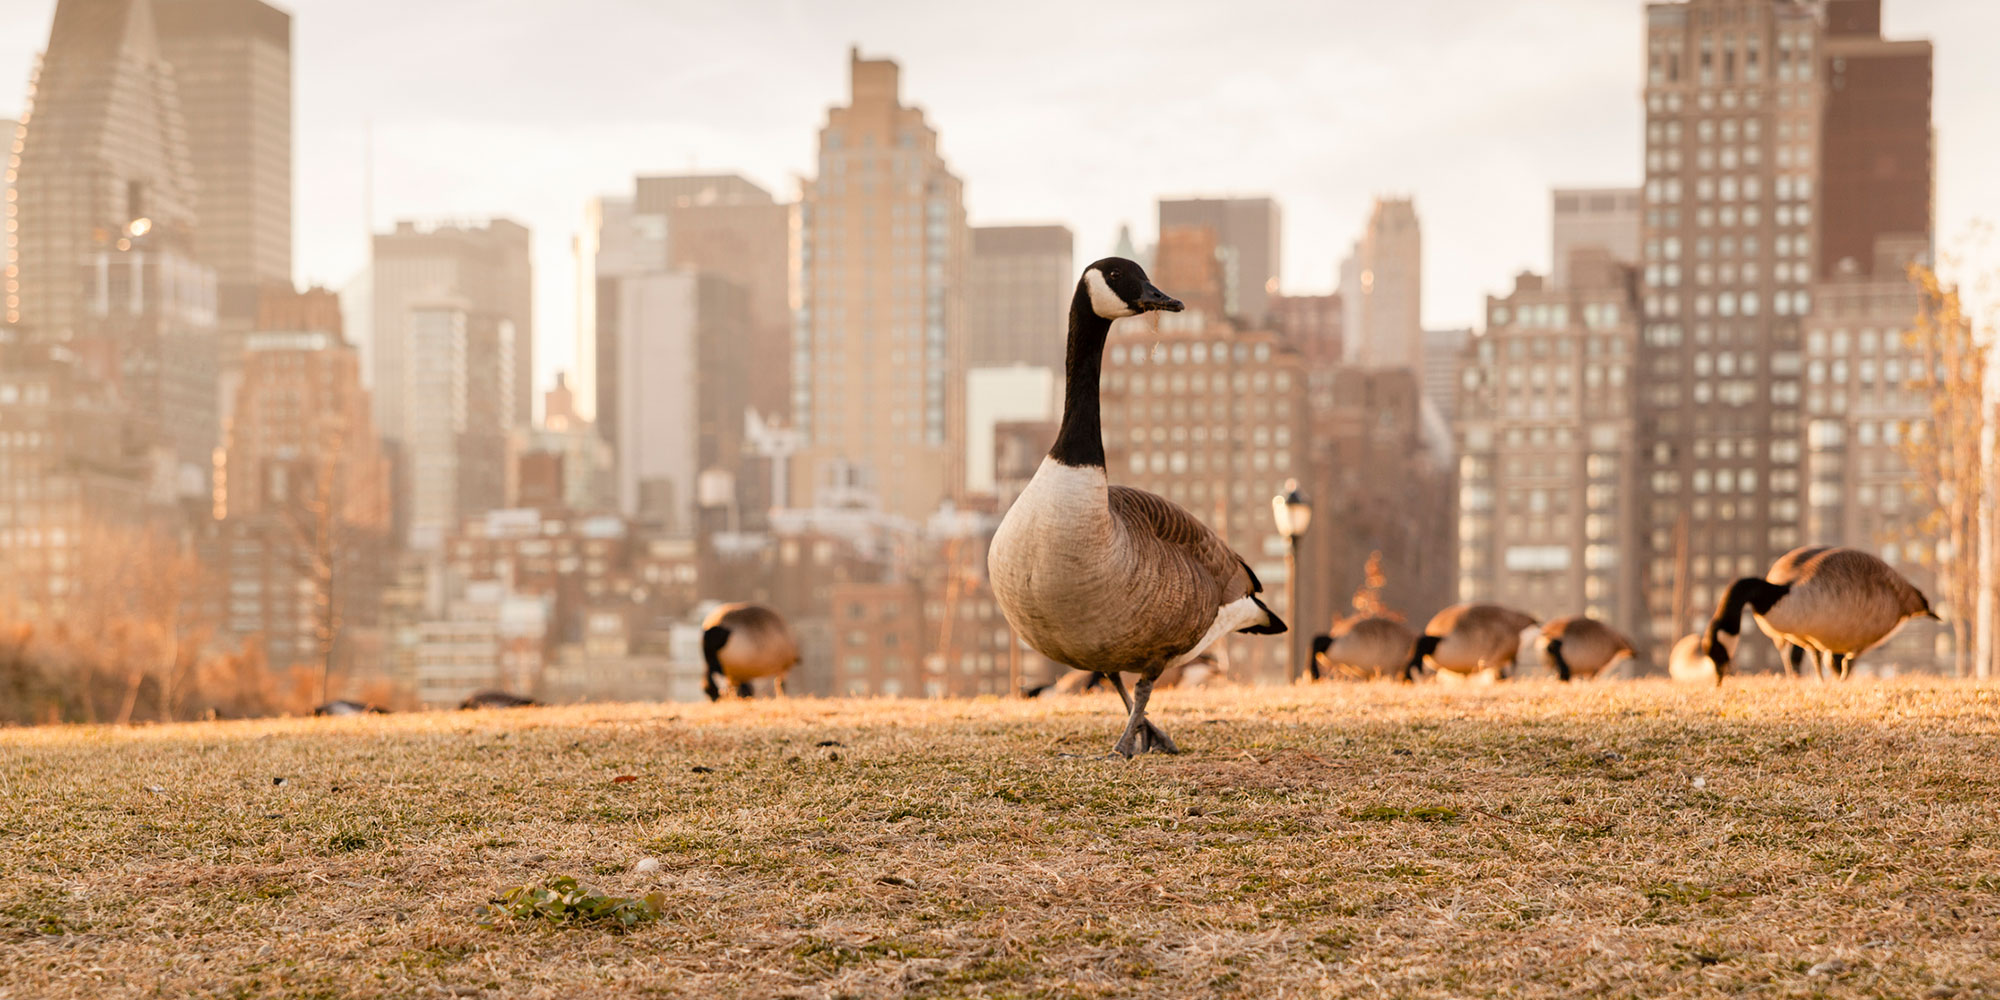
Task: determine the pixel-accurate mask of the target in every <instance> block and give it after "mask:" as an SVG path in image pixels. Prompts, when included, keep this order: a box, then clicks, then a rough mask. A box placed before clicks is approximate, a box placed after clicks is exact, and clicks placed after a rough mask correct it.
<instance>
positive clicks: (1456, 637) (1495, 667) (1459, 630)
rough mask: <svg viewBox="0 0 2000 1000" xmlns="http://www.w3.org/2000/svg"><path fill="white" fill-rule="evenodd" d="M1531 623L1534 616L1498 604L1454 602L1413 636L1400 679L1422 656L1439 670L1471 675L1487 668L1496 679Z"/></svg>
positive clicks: (1421, 662) (1501, 675) (1419, 667)
mask: <svg viewBox="0 0 2000 1000" xmlns="http://www.w3.org/2000/svg"><path fill="white" fill-rule="evenodd" d="M1533 624H1535V619H1534V616H1532V615H1528V614H1523V613H1522V612H1519V611H1515V610H1514V609H1512V608H1503V607H1501V606H1499V605H1498V604H1454V605H1452V606H1451V607H1448V608H1446V609H1444V610H1443V611H1440V612H1438V613H1437V614H1436V615H1434V616H1432V617H1431V621H1430V624H1428V625H1426V626H1424V634H1423V635H1421V636H1419V637H1418V638H1417V644H1416V648H1415V650H1414V651H1413V652H1412V654H1411V656H1410V659H1409V662H1407V663H1405V664H1404V665H1403V679H1404V680H1409V679H1410V677H1411V675H1413V674H1415V673H1416V672H1418V671H1420V670H1422V669H1423V667H1424V658H1425V657H1430V661H1431V664H1432V665H1433V666H1436V667H1437V668H1438V669H1439V670H1449V671H1451V672H1452V673H1454V674H1463V675H1466V676H1471V675H1473V674H1477V673H1480V672H1482V671H1486V670H1491V671H1493V672H1494V676H1495V677H1497V678H1504V677H1506V676H1507V667H1508V666H1510V665H1511V664H1513V662H1514V657H1515V656H1516V655H1517V654H1519V653H1520V651H1521V632H1522V630H1524V629H1526V628H1527V627H1528V626H1530V625H1533Z"/></svg>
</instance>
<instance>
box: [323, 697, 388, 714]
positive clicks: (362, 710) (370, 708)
mask: <svg viewBox="0 0 2000 1000" xmlns="http://www.w3.org/2000/svg"><path fill="white" fill-rule="evenodd" d="M313 714H314V715H387V714H389V710H388V709H386V708H383V707H382V706H380V705H364V704H362V703H360V702H358V701H350V700H348V699H346V698H341V699H339V700H337V701H329V702H327V703H326V704H324V705H316V706H314V707H313Z"/></svg>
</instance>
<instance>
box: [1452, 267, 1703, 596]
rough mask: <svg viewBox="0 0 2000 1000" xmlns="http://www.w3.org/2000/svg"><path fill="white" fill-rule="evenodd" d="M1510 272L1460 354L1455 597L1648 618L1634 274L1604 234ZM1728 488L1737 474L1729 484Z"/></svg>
mask: <svg viewBox="0 0 2000 1000" xmlns="http://www.w3.org/2000/svg"><path fill="white" fill-rule="evenodd" d="M1564 271H1565V273H1566V274H1567V276H1568V283H1567V284H1565V285H1562V286H1556V285H1554V283H1553V282H1550V281H1547V280H1545V279H1543V278H1542V277H1541V276H1539V275H1533V274H1523V275H1521V276H1520V277H1519V278H1517V279H1515V284H1514V290H1513V292H1512V293H1511V294H1508V295H1506V296H1489V297H1488V298H1487V301H1486V332H1485V333H1484V334H1483V335H1481V336H1479V337H1477V338H1475V339H1474V340H1473V341H1472V342H1471V343H1469V344H1467V345H1466V346H1465V347H1464V348H1463V349H1462V350H1461V351H1460V354H1459V361H1460V364H1459V377H1460V379H1461V382H1460V389H1459V402H1458V419H1457V421H1456V425H1457V432H1458V440H1459V460H1458V472H1459V505H1458V506H1459V528H1458V544H1459V550H1458V599H1459V600H1462V601H1496V602H1499V603H1502V604H1507V605H1509V606H1512V607H1518V608H1521V609H1522V610H1525V611H1527V612H1529V613H1530V614H1533V615H1536V616H1537V617H1540V618H1543V619H1544V620H1547V619H1549V618H1553V617H1558V616H1561V615H1566V614H1576V613H1579V612H1581V613H1584V614H1588V615H1590V616H1591V617H1593V618H1597V619H1600V620H1603V621H1609V622H1613V623H1616V624H1619V625H1620V626H1621V627H1622V626H1623V625H1624V624H1625V623H1627V622H1633V621H1639V620H1642V619H1643V615H1644V606H1643V602H1641V601H1640V599H1639V588H1638V574H1637V572H1636V570H1637V569H1638V567H1636V566H1635V565H1634V564H1633V563H1632V562H1631V557H1632V554H1633V553H1634V552H1636V551H1638V550H1639V548H1638V546H1637V544H1636V540H1635V534H1636V532H1637V526H1638V524H1637V522H1638V519H1637V516H1636V515H1637V510H1638V506H1639V496H1638V491H1637V489H1636V487H1637V482H1636V478H1635V477H1636V475H1637V463H1636V462H1635V461H1634V455H1633V441H1634V436H1633V428H1632V421H1633V408H1632V385H1633V371H1632V364H1633V359H1634V355H1635V353H1636V351H1637V347H1638V344H1637V341H1638V330H1639V322H1638V308H1637V307H1638V299H1637V287H1636V285H1637V282H1636V277H1635V275H1634V274H1633V272H1632V269H1631V268H1630V266H1629V265H1626V264H1623V263H1620V262H1618V261H1616V260H1614V259H1613V258H1612V257H1611V255H1610V253H1609V252H1608V251H1606V250H1605V248H1603V247H1602V246H1591V247H1587V248H1585V249H1582V250H1579V251H1577V252H1576V253H1575V254H1574V255H1573V256H1572V257H1571V260H1570V263H1569V265H1568V266H1566V267H1565V268H1564ZM1731 489H1732V491H1733V490H1734V485H1733V484H1732V486H1731Z"/></svg>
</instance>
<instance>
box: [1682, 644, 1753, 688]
mask: <svg viewBox="0 0 2000 1000" xmlns="http://www.w3.org/2000/svg"><path fill="white" fill-rule="evenodd" d="M1719 641H1720V642H1721V643H1722V645H1723V647H1724V648H1725V652H1724V655H1723V657H1722V658H1721V659H1719V660H1718V659H1716V658H1714V657H1712V656H1709V655H1708V653H1707V651H1706V650H1707V647H1706V646H1704V645H1702V639H1701V636H1700V635H1698V634H1697V635H1684V636H1681V641H1679V642H1677V643H1674V651H1673V655H1671V656H1669V657H1668V658H1667V676H1668V677H1672V678H1673V679H1674V680H1677V681H1685V682H1688V683H1702V682H1710V681H1712V682H1714V683H1715V684H1716V685H1717V686H1718V687H1719V686H1721V684H1722V678H1723V677H1725V676H1727V675H1728V673H1729V657H1730V656H1732V655H1734V654H1735V652H1736V636H1735V635H1734V634H1732V633H1724V634H1723V635H1722V636H1720V637H1719Z"/></svg>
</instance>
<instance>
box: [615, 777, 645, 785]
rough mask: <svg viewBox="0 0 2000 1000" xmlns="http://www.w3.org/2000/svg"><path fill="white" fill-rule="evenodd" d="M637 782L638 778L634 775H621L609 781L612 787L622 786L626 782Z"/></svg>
mask: <svg viewBox="0 0 2000 1000" xmlns="http://www.w3.org/2000/svg"><path fill="white" fill-rule="evenodd" d="M638 780H639V776H638V775H636V774H621V775H619V776H618V777H616V778H613V779H611V783H612V784H614V785H622V784H624V783H626V782H628V781H638Z"/></svg>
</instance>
